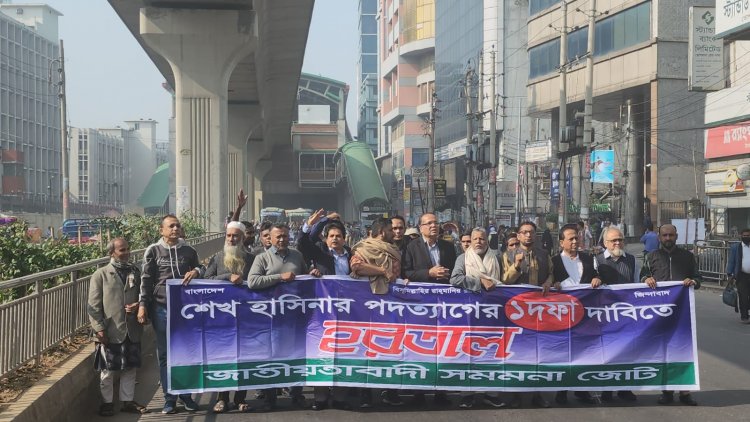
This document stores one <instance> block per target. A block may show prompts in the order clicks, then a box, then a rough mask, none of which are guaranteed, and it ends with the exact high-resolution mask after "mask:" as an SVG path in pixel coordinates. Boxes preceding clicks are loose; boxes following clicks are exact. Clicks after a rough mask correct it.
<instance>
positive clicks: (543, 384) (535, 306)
mask: <svg viewBox="0 0 750 422" xmlns="http://www.w3.org/2000/svg"><path fill="white" fill-rule="evenodd" d="M167 300H168V309H169V313H168V326H169V333H168V348H169V352H168V371H169V390H170V391H171V392H173V393H186V392H204V391H222V390H233V389H258V388H265V387H281V386H302V385H313V386H328V385H333V386H353V387H365V386H367V387H380V388H409V389H413V388H419V389H438V390H475V391H489V390H496V391H543V390H553V391H555V390H589V391H595V390H662V389H669V390H697V389H698V388H699V379H698V361H697V345H696V333H695V306H694V296H693V290H692V288H688V287H683V286H682V284H681V283H680V282H669V283H659V288H658V289H656V290H652V289H649V288H647V287H646V286H645V285H643V284H633V285H619V286H612V287H602V288H599V289H591V288H588V287H585V288H577V289H572V290H565V291H563V292H561V293H550V294H548V295H547V296H543V295H542V294H541V290H540V289H539V288H537V287H534V286H503V287H500V288H497V289H494V290H492V291H490V292H484V293H481V294H477V293H472V292H468V291H465V290H462V289H458V288H455V287H452V286H449V285H437V284H422V283H409V284H408V285H403V284H394V285H392V286H391V288H390V291H389V293H388V294H386V295H374V294H372V293H371V290H370V286H369V284H368V283H366V282H362V281H357V280H353V279H348V278H346V277H323V278H319V279H316V278H304V277H303V279H298V280H296V281H294V282H292V283H281V284H278V285H277V286H275V287H273V288H269V289H265V290H257V291H253V290H249V289H247V288H246V287H244V286H235V285H232V284H230V283H226V282H216V281H208V280H193V281H192V282H191V283H190V285H188V286H182V285H181V281H180V280H170V281H169V282H168V298H167Z"/></svg>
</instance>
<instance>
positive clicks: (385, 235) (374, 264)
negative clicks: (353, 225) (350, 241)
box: [351, 218, 401, 295]
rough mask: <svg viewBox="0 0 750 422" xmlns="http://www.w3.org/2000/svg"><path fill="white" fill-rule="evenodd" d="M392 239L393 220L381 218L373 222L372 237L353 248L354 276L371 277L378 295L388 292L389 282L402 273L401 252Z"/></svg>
mask: <svg viewBox="0 0 750 422" xmlns="http://www.w3.org/2000/svg"><path fill="white" fill-rule="evenodd" d="M392 241H393V229H392V228H391V221H390V220H388V219H386V218H379V219H377V220H375V221H374V222H373V223H372V226H371V235H370V237H368V238H367V239H364V240H362V241H360V242H359V243H357V244H356V245H354V247H353V248H352V255H353V256H352V260H351V268H352V277H355V278H359V277H369V278H370V288H371V289H372V292H373V293H375V294H376V295H384V294H386V293H388V284H389V283H392V282H394V281H396V279H397V278H398V276H399V274H401V252H400V251H399V250H398V248H397V247H396V246H394V245H393V243H391V242H392Z"/></svg>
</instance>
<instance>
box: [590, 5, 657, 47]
mask: <svg viewBox="0 0 750 422" xmlns="http://www.w3.org/2000/svg"><path fill="white" fill-rule="evenodd" d="M650 38H651V3H650V2H648V3H641V4H639V5H638V6H635V7H631V8H630V9H627V10H625V11H623V12H620V13H618V14H616V15H614V16H610V17H608V18H607V19H603V20H601V21H599V22H597V23H596V38H595V40H594V41H595V44H594V52H595V56H602V55H605V54H608V53H611V52H613V51H618V50H622V49H625V48H628V47H632V46H634V45H636V44H639V43H642V42H644V41H648V40H649V39H650Z"/></svg>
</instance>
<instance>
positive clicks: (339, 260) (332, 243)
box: [297, 210, 352, 276]
mask: <svg viewBox="0 0 750 422" xmlns="http://www.w3.org/2000/svg"><path fill="white" fill-rule="evenodd" d="M322 218H323V210H319V211H318V212H316V213H314V214H313V215H311V216H310V218H308V219H307V224H305V225H304V226H302V230H301V236H300V238H299V243H298V244H297V249H298V250H299V251H300V252H302V255H303V256H304V257H305V262H306V263H308V264H310V263H312V266H314V267H315V268H317V269H318V271H320V274H321V275H344V276H348V275H349V273H350V272H351V269H350V268H349V259H350V258H351V256H352V251H351V249H349V247H348V246H346V244H345V243H346V229H345V228H344V225H343V224H341V222H339V221H336V220H327V221H326V224H325V226H323V240H322V241H321V240H320V239H319V238H318V234H319V233H320V230H319V226H320V225H319V224H318V222H319V221H321V219H322Z"/></svg>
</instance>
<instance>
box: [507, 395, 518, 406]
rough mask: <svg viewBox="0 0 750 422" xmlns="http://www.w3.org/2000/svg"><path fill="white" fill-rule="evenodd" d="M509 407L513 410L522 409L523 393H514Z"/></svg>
mask: <svg viewBox="0 0 750 422" xmlns="http://www.w3.org/2000/svg"><path fill="white" fill-rule="evenodd" d="M508 407H510V408H511V409H518V408H520V407H521V393H513V397H512V398H511V399H510V403H508Z"/></svg>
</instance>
